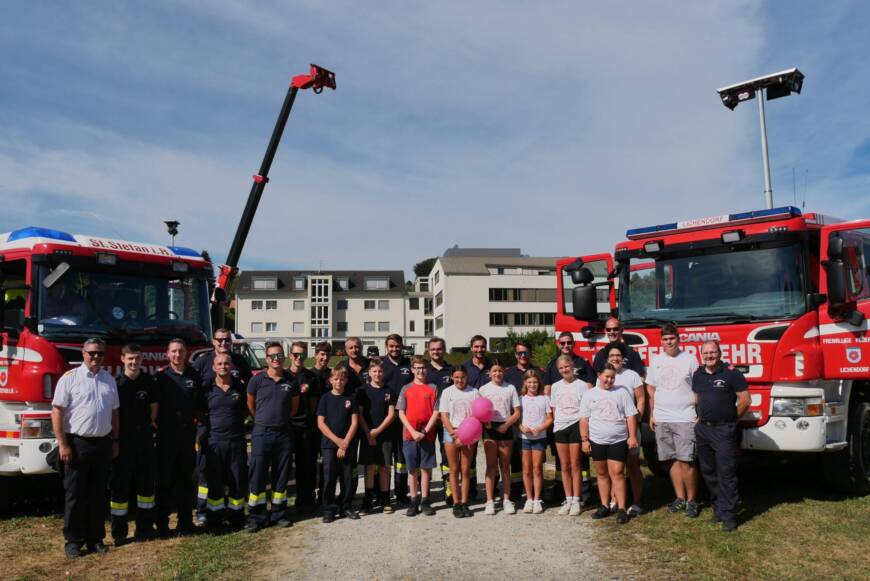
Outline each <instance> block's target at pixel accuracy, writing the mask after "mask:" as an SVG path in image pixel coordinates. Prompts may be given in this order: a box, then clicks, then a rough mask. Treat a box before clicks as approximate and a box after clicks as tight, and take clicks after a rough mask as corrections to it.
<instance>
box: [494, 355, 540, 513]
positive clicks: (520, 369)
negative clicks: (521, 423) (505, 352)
mask: <svg viewBox="0 0 870 581" xmlns="http://www.w3.org/2000/svg"><path fill="white" fill-rule="evenodd" d="M514 358H515V359H516V360H517V364H516V365H512V366H510V367H508V368H507V369H506V370H505V372H504V381H505V382H506V383H510V384H511V385H513V386H514V387H515V388H516V390H517V396H519V397H522V395H521V394H522V391H523V375H525V374H526V372H527V371H529V370H531V369H534V370H535V371H537V372H539V373H543V369H540V368H539V367H537V366H536V365H534V364H533V363H532V347H531V346H530V345H529V344H528V343H526V342H525V341H518V342H517V343H516V345H514ZM522 449H523V444H522V438H521V432H520V431H519V430H514V447H513V448H512V449H511V498H517V499H518V498H521V497H522V495H523V492H524V491H523V455H522Z"/></svg>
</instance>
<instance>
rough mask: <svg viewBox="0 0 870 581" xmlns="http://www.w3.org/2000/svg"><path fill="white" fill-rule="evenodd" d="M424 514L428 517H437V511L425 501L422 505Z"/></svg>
mask: <svg viewBox="0 0 870 581" xmlns="http://www.w3.org/2000/svg"><path fill="white" fill-rule="evenodd" d="M421 506H422V509H423V514H424V515H426V516H435V509H434V508H432V505H431V504H430V503H429V500H428V499H427V500H424V501H423V503H422V505H421Z"/></svg>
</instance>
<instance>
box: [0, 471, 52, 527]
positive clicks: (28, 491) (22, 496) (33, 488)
mask: <svg viewBox="0 0 870 581" xmlns="http://www.w3.org/2000/svg"><path fill="white" fill-rule="evenodd" d="M7 486H8V488H7V491H6V492H7V493H8V494H9V495H10V507H9V512H8V513H7V514H2V515H0V519H4V518H20V517H32V516H61V517H62V516H63V484H62V483H61V480H60V476H58V475H57V474H40V475H33V476H22V477H14V478H8V479H7Z"/></svg>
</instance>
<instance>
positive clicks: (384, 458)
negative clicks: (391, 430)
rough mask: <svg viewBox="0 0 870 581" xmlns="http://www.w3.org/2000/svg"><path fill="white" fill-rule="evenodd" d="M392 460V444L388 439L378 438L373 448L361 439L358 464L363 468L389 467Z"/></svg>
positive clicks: (364, 439) (365, 440)
mask: <svg viewBox="0 0 870 581" xmlns="http://www.w3.org/2000/svg"><path fill="white" fill-rule="evenodd" d="M392 459H393V442H392V440H390V438H389V437H383V439H381V438H378V439H377V441H376V443H375V445H374V446H370V445H369V442H368V440H367V439H366V438H365V437H363V438H362V440H361V441H360V446H359V464H362V465H364V466H390V465H391V464H392Z"/></svg>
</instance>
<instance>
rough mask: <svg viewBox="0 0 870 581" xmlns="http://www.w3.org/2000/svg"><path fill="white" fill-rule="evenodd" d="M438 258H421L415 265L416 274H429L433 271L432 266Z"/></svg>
mask: <svg viewBox="0 0 870 581" xmlns="http://www.w3.org/2000/svg"><path fill="white" fill-rule="evenodd" d="M436 260H438V259H437V258H427V259H426V260H421V261H420V262H418V263H417V264H415V265H414V274H415V275H417V276H429V273H430V272H432V267H433V266H435V261H436Z"/></svg>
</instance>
